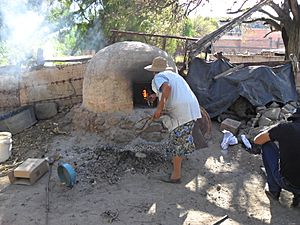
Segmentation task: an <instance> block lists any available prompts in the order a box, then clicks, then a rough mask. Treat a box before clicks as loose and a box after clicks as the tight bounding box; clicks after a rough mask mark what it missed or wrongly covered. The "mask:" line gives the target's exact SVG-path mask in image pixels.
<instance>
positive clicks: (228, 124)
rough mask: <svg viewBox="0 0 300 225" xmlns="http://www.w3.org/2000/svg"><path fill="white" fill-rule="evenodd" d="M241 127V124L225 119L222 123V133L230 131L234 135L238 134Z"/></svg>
mask: <svg viewBox="0 0 300 225" xmlns="http://www.w3.org/2000/svg"><path fill="white" fill-rule="evenodd" d="M240 126H241V122H240V121H237V120H233V119H229V118H227V119H225V120H223V122H222V123H221V126H220V131H223V130H228V131H230V132H231V133H233V134H237V132H238V130H239V127H240Z"/></svg>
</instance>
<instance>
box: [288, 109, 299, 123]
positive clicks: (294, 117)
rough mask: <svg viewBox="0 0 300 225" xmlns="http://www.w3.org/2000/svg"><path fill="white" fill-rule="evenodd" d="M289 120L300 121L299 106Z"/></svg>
mask: <svg viewBox="0 0 300 225" xmlns="http://www.w3.org/2000/svg"><path fill="white" fill-rule="evenodd" d="M287 120H288V121H292V122H300V108H297V109H296V111H295V112H294V113H293V114H292V115H291V116H290V117H288V118H287Z"/></svg>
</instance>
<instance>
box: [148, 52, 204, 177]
mask: <svg viewBox="0 0 300 225" xmlns="http://www.w3.org/2000/svg"><path fill="white" fill-rule="evenodd" d="M145 69H146V70H148V71H151V72H153V74H154V78H153V80H152V89H153V91H154V92H155V94H154V95H151V96H150V98H151V100H154V99H155V98H156V97H158V99H159V102H158V105H157V108H156V111H155V113H154V115H153V118H154V119H158V118H160V117H161V115H162V112H163V111H164V112H166V113H167V115H168V116H166V117H163V119H162V122H163V124H164V125H165V127H167V128H168V130H169V132H170V144H171V153H172V163H173V171H172V175H171V177H170V178H169V179H167V180H164V181H166V182H170V183H179V182H180V178H181V161H182V157H183V156H184V155H186V154H188V153H191V152H192V151H193V150H194V148H195V146H194V142H193V137H192V130H193V127H194V122H195V121H196V120H197V119H198V118H201V111H200V106H199V103H198V100H197V98H196V96H195V95H194V93H193V92H192V90H191V89H190V87H189V85H188V84H187V82H186V81H185V80H184V79H183V78H182V77H181V76H180V75H179V74H177V73H174V72H172V71H171V70H172V67H169V66H168V64H167V61H166V59H165V58H163V57H156V58H154V59H153V61H152V64H151V65H149V66H146V67H145Z"/></svg>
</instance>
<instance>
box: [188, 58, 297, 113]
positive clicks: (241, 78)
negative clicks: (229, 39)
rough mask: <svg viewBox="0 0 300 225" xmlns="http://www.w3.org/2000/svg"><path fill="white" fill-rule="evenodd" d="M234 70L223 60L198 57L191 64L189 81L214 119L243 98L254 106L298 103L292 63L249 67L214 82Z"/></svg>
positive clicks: (199, 99)
mask: <svg viewBox="0 0 300 225" xmlns="http://www.w3.org/2000/svg"><path fill="white" fill-rule="evenodd" d="M232 67H233V65H231V64H230V63H228V62H226V61H224V60H221V59H218V60H216V61H213V62H206V61H204V60H202V59H199V58H195V59H193V61H192V62H191V63H190V65H189V72H188V75H187V77H186V81H187V82H188V84H189V85H190V87H191V89H192V90H193V92H194V93H195V95H196V97H197V99H198V101H199V103H200V105H201V106H203V107H204V108H205V109H206V111H207V112H208V113H209V115H210V117H212V118H213V117H216V116H218V115H219V114H221V113H222V112H225V111H226V110H227V109H228V108H229V107H230V106H231V105H232V104H233V103H234V102H235V101H236V100H237V99H238V98H239V97H240V96H242V97H244V98H246V99H247V100H248V101H249V102H250V103H251V104H252V105H253V106H264V105H266V104H268V103H270V102H277V103H282V104H286V103H288V102H290V101H297V92H296V86H295V81H294V75H293V72H292V65H291V64H290V63H288V64H285V65H282V66H278V67H268V66H247V67H243V68H241V69H238V70H236V71H232V72H230V73H228V74H226V75H225V76H222V77H219V78H218V79H214V78H215V77H216V76H217V75H219V74H221V73H222V72H224V71H227V70H228V69H230V68H232Z"/></svg>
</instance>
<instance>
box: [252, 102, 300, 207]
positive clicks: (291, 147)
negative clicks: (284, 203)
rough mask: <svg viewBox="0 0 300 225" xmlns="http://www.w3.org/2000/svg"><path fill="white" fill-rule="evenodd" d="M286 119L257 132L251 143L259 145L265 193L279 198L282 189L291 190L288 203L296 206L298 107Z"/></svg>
mask: <svg viewBox="0 0 300 225" xmlns="http://www.w3.org/2000/svg"><path fill="white" fill-rule="evenodd" d="M287 120H288V121H290V122H287V123H281V124H279V125H277V126H275V127H273V128H271V129H270V130H268V131H265V132H262V133H260V134H258V135H257V136H256V137H255V138H254V143H256V144H260V145H262V146H261V148H262V159H263V164H264V167H265V170H266V173H267V184H268V185H267V186H266V188H265V193H266V194H267V196H268V197H270V198H272V199H274V200H279V196H280V192H281V190H282V189H285V190H287V191H290V192H292V193H293V194H294V197H293V202H292V206H293V207H296V206H297V205H298V204H299V200H300V108H298V109H297V110H296V112H295V113H294V114H293V115H292V116H290V117H289V118H288V119H287ZM274 141H277V142H278V146H279V147H277V145H276V144H275V143H274Z"/></svg>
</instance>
